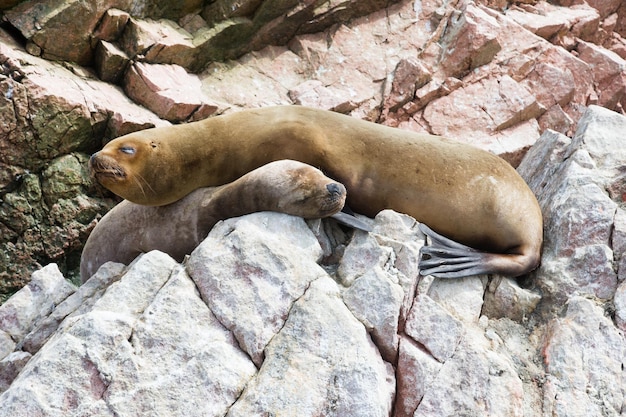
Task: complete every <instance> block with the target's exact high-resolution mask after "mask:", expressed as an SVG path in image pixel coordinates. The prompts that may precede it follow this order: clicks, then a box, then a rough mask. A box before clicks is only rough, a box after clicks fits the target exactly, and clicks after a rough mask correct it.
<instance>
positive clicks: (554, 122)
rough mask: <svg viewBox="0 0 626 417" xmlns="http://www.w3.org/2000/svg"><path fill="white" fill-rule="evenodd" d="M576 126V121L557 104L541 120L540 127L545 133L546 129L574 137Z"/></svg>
mask: <svg viewBox="0 0 626 417" xmlns="http://www.w3.org/2000/svg"><path fill="white" fill-rule="evenodd" d="M573 126H574V121H573V120H572V118H571V117H569V115H568V114H567V113H565V111H563V108H562V107H561V106H560V105H558V104H555V105H554V106H552V107H550V108H549V109H548V110H547V111H546V112H545V113H544V114H542V115H541V117H540V118H539V127H540V128H541V131H542V132H543V131H545V130H546V129H552V130H554V131H557V132H559V133H563V134H569V135H572V134H573V132H572V127H573Z"/></svg>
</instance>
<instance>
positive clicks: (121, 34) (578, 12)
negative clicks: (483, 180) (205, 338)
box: [0, 0, 626, 288]
mask: <svg viewBox="0 0 626 417" xmlns="http://www.w3.org/2000/svg"><path fill="white" fill-rule="evenodd" d="M574 3H575V4H569V3H568V2H560V3H558V2H556V3H555V2H552V3H548V2H545V1H529V2H516V3H514V4H511V3H509V2H506V1H505V0H498V1H481V2H478V3H477V4H475V3H469V2H465V1H460V0H458V1H456V2H451V3H446V2H442V1H439V0H424V1H421V2H412V1H406V0H403V1H399V2H394V3H393V4H391V5H388V6H387V4H386V3H383V2H380V1H366V2H354V1H352V2H337V3H335V2H330V3H327V4H325V6H324V7H318V8H313V7H312V6H311V5H309V4H308V3H307V4H299V3H298V2H293V1H292V2H290V1H286V2H277V1H265V2H262V1H248V2H244V3H237V4H232V2H229V1H226V0H224V1H217V2H214V3H211V4H210V5H202V4H200V2H197V1H196V2H194V1H189V2H184V3H181V4H180V5H178V6H176V7H174V6H171V5H165V4H160V3H159V2H158V1H157V0H152V1H143V2H133V3H132V4H131V2H128V1H125V0H117V1H115V0H109V1H107V2H96V1H86V2H74V3H72V2H64V1H62V0H56V1H54V2H48V3H46V4H47V7H38V6H37V4H38V2H34V1H27V2H23V3H20V4H17V5H16V4H14V2H5V3H2V4H1V6H0V10H2V13H3V22H4V23H3V26H2V28H3V29H6V31H4V30H3V32H2V36H1V37H0V62H2V78H1V79H0V85H1V86H2V91H5V94H4V95H3V96H2V97H0V112H1V113H2V114H3V125H2V127H1V130H0V151H1V155H0V164H1V165H2V167H3V171H2V176H1V177H0V181H1V182H0V185H1V187H2V188H0V195H1V196H2V197H3V205H2V207H0V227H2V229H3V230H5V231H6V233H3V236H5V237H4V241H3V242H2V244H3V245H6V246H4V251H5V253H6V254H8V255H7V257H5V259H4V260H3V262H5V264H4V266H0V274H5V275H2V276H4V277H5V278H4V280H5V282H6V281H10V282H12V283H13V284H11V285H9V287H11V288H16V287H19V286H21V285H22V284H23V283H24V282H26V281H27V280H28V279H29V277H28V272H29V271H32V270H33V269H34V268H35V267H37V266H38V265H40V264H41V263H45V262H48V261H51V260H56V261H61V264H62V265H63V264H65V259H66V258H67V257H68V256H71V253H72V252H74V253H77V252H76V251H79V250H80V239H82V238H83V237H84V234H85V233H87V232H86V231H88V230H89V227H90V226H88V225H89V224H92V223H93V221H94V219H95V218H96V217H97V216H98V215H99V214H94V213H96V212H101V209H97V210H95V211H94V210H93V209H90V210H87V211H86V212H85V213H90V214H85V215H84V216H80V215H79V216H78V218H80V219H81V222H82V223H81V224H82V226H80V227H78V230H76V229H74V228H75V227H77V226H76V225H73V226H68V225H67V224H65V223H64V221H65V220H63V219H61V218H57V219H56V220H52V219H47V216H48V215H47V214H44V213H45V211H42V210H41V209H40V208H37V209H34V208H33V206H32V204H33V202H32V201H33V199H34V200H37V199H38V198H39V197H37V196H39V192H38V191H36V192H34V194H33V191H32V190H31V191H29V190H30V188H28V187H30V185H28V184H31V183H30V182H26V183H23V182H22V180H23V178H24V175H25V174H32V175H34V176H35V177H37V178H38V182H41V181H43V172H44V170H45V169H46V168H47V167H48V166H50V165H51V164H52V163H53V161H54V160H55V159H56V158H61V157H63V156H65V155H70V154H73V153H76V154H78V155H82V156H80V160H86V157H87V155H88V154H89V153H90V152H92V151H93V150H95V149H97V148H98V147H99V146H100V144H101V143H103V141H106V140H108V139H110V138H112V137H116V136H119V135H121V134H124V133H128V132H129V131H132V130H136V129H141V128H146V127H150V126H154V125H156V124H161V123H165V122H164V121H163V120H162V119H166V120H169V121H170V122H175V123H179V122H185V121H189V120H198V119H200V118H203V117H207V116H210V115H212V114H219V113H223V112H229V111H236V110H237V109H238V108H244V107H259V106H267V105H275V104H302V105H308V106H314V107H320V108H325V109H329V110H335V111H339V112H344V113H349V114H352V115H353V116H354V117H360V118H364V119H368V120H371V121H376V122H381V123H385V124H387V125H390V126H396V127H399V128H402V129H411V130H416V131H422V132H428V133H433V134H439V135H446V136H450V137H452V138H454V139H458V140H461V141H464V142H468V143H473V144H476V145H478V146H480V147H483V148H485V149H488V150H490V151H492V152H495V153H497V154H499V155H501V156H503V157H504V158H506V159H507V160H509V161H510V162H511V163H512V164H513V165H517V164H518V163H519V161H520V160H521V158H522V157H523V155H524V153H525V152H526V151H527V149H528V148H529V147H530V146H531V145H532V144H533V143H534V141H535V140H536V139H537V138H538V137H539V136H540V134H541V133H542V132H543V131H545V130H547V129H553V130H556V131H558V132H562V133H565V134H569V135H571V134H573V132H574V131H575V130H576V128H577V122H578V119H579V118H580V116H581V115H582V113H583V112H584V110H585V108H586V106H588V105H589V104H599V105H602V106H605V107H607V108H609V109H611V110H614V111H617V112H619V113H623V108H624V102H625V101H626V94H625V88H626V80H625V75H624V62H625V61H624V56H626V41H625V40H624V36H625V35H626V23H625V22H626V7H624V5H622V4H621V3H620V2H618V1H607V2H603V1H591V0H590V1H583V0H581V1H577V2H574ZM385 7H386V8H385ZM159 10H161V12H159ZM9 34H12V35H14V36H15V37H16V38H17V41H18V42H21V45H18V43H16V42H15V41H14V40H12V39H11V35H9ZM18 35H19V36H18ZM251 50H253V52H248V51H251ZM27 52H28V53H30V55H28V53H27ZM32 55H38V56H40V57H43V58H51V59H54V60H56V61H57V62H56V63H55V62H51V61H46V60H42V59H40V58H38V57H35V56H32ZM226 58H232V59H231V60H225V59H226ZM234 58H237V59H236V60H234ZM71 62H74V63H77V64H80V65H85V66H84V67H81V66H79V65H76V64H74V63H71ZM92 66H93V68H94V69H95V75H94V72H92V70H91V67H92ZM192 71H193V72H195V73H197V75H194V74H192V73H191V72H192ZM97 78H100V80H101V81H99V80H98V79H97ZM114 84H118V85H119V86H120V87H123V88H124V91H125V93H126V95H124V94H122V92H121V91H122V90H121V89H120V88H119V87H118V86H115V85H114ZM128 97H130V99H132V101H134V102H135V103H139V104H140V106H138V105H134V104H131V101H130V100H129V99H128ZM142 106H143V107H142ZM146 108H147V109H149V110H146ZM62 161H63V160H62ZM83 174H84V172H83ZM33 178H34V177H33ZM63 181H65V180H63ZM84 181H85V185H84V188H83V191H78V189H77V188H71V187H70V189H73V190H75V191H76V193H77V194H76V195H74V196H67V195H66V196H65V197H67V198H69V200H71V201H74V203H72V204H73V206H75V207H83V209H79V210H78V211H79V212H80V211H81V210H86V209H85V207H89V204H87V205H85V204H82V203H79V201H81V200H80V199H81V198H83V197H81V193H82V192H85V191H84V190H86V189H90V190H93V188H91V187H92V186H91V185H88V183H89V181H88V179H85V180H84ZM70 185H71V184H70ZM72 187H73V186H72ZM79 188H80V187H79ZM51 189H52V190H54V189H55V188H54V187H52V188H51ZM90 192H91V193H92V194H91V195H90V196H91V197H93V198H95V199H96V200H94V201H98V198H99V197H98V195H97V194H93V191H90ZM46 193H49V191H48V190H47V189H46V190H43V194H46ZM33 196H35V197H33ZM46 198H47V201H51V200H55V201H56V200H58V199H57V198H54V197H50V196H47V197H46ZM20 202H22V203H20ZM29 216H30V217H29ZM83 217H84V218H83ZM17 219H21V220H17ZM46 219H47V220H46ZM55 222H60V224H58V225H57V226H55V227H58V228H60V229H61V230H66V232H64V234H62V235H58V234H55V233H54V232H52V230H55V229H54V228H53V227H52V225H53V224H56V223H55ZM30 224H37V225H39V226H40V227H41V228H42V230H43V231H44V232H43V233H44V235H46V236H51V238H50V239H51V240H50V241H48V242H46V244H45V245H43V246H42V245H41V243H40V241H39V240H40V239H39V238H38V237H37V236H38V234H34V233H33V231H32V229H29V227H28V225H30ZM63 236H64V237H63ZM68 239H69V241H68ZM23 247H31V248H39V249H29V250H22V249H20V248H23ZM74 256H76V255H74ZM67 268H68V271H69V270H71V269H72V262H69V263H68V266H67ZM2 271H4V272H2ZM9 276H10V279H9V278H8V277H9ZM20 283H21V284H20Z"/></svg>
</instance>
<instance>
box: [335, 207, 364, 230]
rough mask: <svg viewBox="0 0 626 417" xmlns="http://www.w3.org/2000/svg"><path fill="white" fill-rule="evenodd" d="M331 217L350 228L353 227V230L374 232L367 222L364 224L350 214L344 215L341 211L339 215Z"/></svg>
mask: <svg viewBox="0 0 626 417" xmlns="http://www.w3.org/2000/svg"><path fill="white" fill-rule="evenodd" d="M330 217H332V218H333V219H335V220H337V221H338V222H339V223H341V224H343V225H346V226H348V227H351V228H353V229H358V230H363V231H364V232H371V231H372V228H371V227H370V226H369V225H367V224H366V223H365V222H362V221H361V220H359V219H357V218H356V217H354V216H352V215H350V214H348V213H344V212H343V211H340V212H339V213H335V214H333V215H332V216H330Z"/></svg>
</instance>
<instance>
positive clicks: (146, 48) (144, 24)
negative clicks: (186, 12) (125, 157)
mask: <svg viewBox="0 0 626 417" xmlns="http://www.w3.org/2000/svg"><path fill="white" fill-rule="evenodd" d="M121 43H122V49H123V50H124V51H125V52H126V53H127V54H128V56H130V57H131V58H135V57H137V56H138V55H141V59H142V60H144V61H146V62H149V63H156V64H178V65H180V66H182V67H184V68H190V67H192V66H194V58H195V56H194V55H195V54H196V53H197V51H196V49H195V46H194V43H193V37H192V36H191V34H190V33H189V32H187V31H186V30H184V29H183V28H181V27H180V26H178V25H177V24H176V23H174V22H171V21H169V20H160V21H148V20H137V19H130V21H129V22H128V24H127V25H126V30H125V31H124V35H123V37H122V40H121Z"/></svg>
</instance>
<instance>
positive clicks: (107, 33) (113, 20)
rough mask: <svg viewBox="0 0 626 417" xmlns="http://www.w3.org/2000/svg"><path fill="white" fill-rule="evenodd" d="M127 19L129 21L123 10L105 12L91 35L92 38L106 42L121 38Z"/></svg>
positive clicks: (128, 15)
mask: <svg viewBox="0 0 626 417" xmlns="http://www.w3.org/2000/svg"><path fill="white" fill-rule="evenodd" d="M128 19H130V14H128V13H127V12H125V11H123V10H118V9H109V10H107V11H106V13H104V16H102V20H100V24H99V25H98V27H97V28H96V30H95V32H94V34H93V36H94V38H95V39H100V40H103V41H107V42H112V41H116V40H117V39H119V37H120V36H122V33H123V32H124V29H125V28H126V24H127V23H128Z"/></svg>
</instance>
